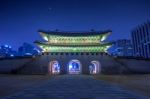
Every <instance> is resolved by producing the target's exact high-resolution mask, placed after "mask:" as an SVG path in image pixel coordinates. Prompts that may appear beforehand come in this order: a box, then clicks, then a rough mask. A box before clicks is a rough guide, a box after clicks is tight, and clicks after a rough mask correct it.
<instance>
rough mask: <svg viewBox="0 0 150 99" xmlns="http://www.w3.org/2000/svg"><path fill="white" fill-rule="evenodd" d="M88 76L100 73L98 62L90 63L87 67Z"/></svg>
mask: <svg viewBox="0 0 150 99" xmlns="http://www.w3.org/2000/svg"><path fill="white" fill-rule="evenodd" d="M89 71H90V74H98V73H100V71H101V64H100V62H99V61H91V64H90V66H89Z"/></svg>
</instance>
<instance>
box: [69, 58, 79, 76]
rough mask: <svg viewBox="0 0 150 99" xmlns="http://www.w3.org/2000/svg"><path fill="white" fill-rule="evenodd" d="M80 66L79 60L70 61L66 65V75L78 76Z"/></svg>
mask: <svg viewBox="0 0 150 99" xmlns="http://www.w3.org/2000/svg"><path fill="white" fill-rule="evenodd" d="M81 69H82V65H81V63H80V61H79V60H71V61H70V62H69V63H68V73H69V74H80V73H81Z"/></svg>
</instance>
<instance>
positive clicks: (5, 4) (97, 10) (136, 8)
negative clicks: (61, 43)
mask: <svg viewBox="0 0 150 99" xmlns="http://www.w3.org/2000/svg"><path fill="white" fill-rule="evenodd" d="M149 19H150V0H49V1H48V0H0V45H2V44H9V45H12V47H13V48H14V49H17V47H19V46H20V45H22V43H23V42H28V43H31V44H33V41H35V40H41V37H40V35H39V33H38V32H37V31H38V30H39V29H43V30H55V29H59V30H60V31H89V30H91V29H95V30H97V31H99V30H107V29H111V30H112V31H113V32H112V34H111V36H110V37H109V38H108V40H110V41H111V40H117V39H122V38H130V31H131V29H133V28H134V27H136V26H137V25H139V24H142V23H144V22H146V21H147V20H149Z"/></svg>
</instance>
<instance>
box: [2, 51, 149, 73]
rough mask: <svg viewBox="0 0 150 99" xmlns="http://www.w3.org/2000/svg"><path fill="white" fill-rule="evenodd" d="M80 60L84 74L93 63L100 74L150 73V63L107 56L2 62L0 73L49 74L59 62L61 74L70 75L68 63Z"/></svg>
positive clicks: (53, 56) (47, 56)
mask: <svg viewBox="0 0 150 99" xmlns="http://www.w3.org/2000/svg"><path fill="white" fill-rule="evenodd" d="M73 59H75V60H79V61H80V62H81V65H82V73H83V74H89V65H90V64H91V61H99V62H100V65H101V66H100V67H101V68H100V69H101V72H100V74H132V73H150V61H144V60H136V59H119V58H113V57H111V56H108V55H105V54H100V53H98V54H91V53H90V54H86V53H83V54H81V53H79V54H71V53H69V54H65V53H64V54H60V53H59V54H45V55H41V56H36V57H34V58H24V59H7V60H0V73H19V74H48V71H49V70H48V67H49V63H50V62H51V61H58V62H59V64H60V66H61V72H60V73H61V74H67V73H68V63H69V62H70V61H71V60H73Z"/></svg>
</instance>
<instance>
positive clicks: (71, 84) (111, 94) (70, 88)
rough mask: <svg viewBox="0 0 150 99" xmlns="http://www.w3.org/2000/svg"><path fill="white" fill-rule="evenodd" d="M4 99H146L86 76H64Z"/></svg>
mask: <svg viewBox="0 0 150 99" xmlns="http://www.w3.org/2000/svg"><path fill="white" fill-rule="evenodd" d="M4 99H146V97H143V96H138V95H137V94H135V93H132V92H129V91H127V90H124V89H121V88H119V87H117V86H114V85H111V84H108V83H106V82H104V81H100V80H95V79H94V78H93V77H92V76H86V75H63V76H57V77H55V78H52V79H51V80H49V81H45V82H43V83H41V84H39V86H33V87H31V88H27V89H25V90H23V91H21V92H19V93H16V94H14V95H12V96H7V97H4Z"/></svg>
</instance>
